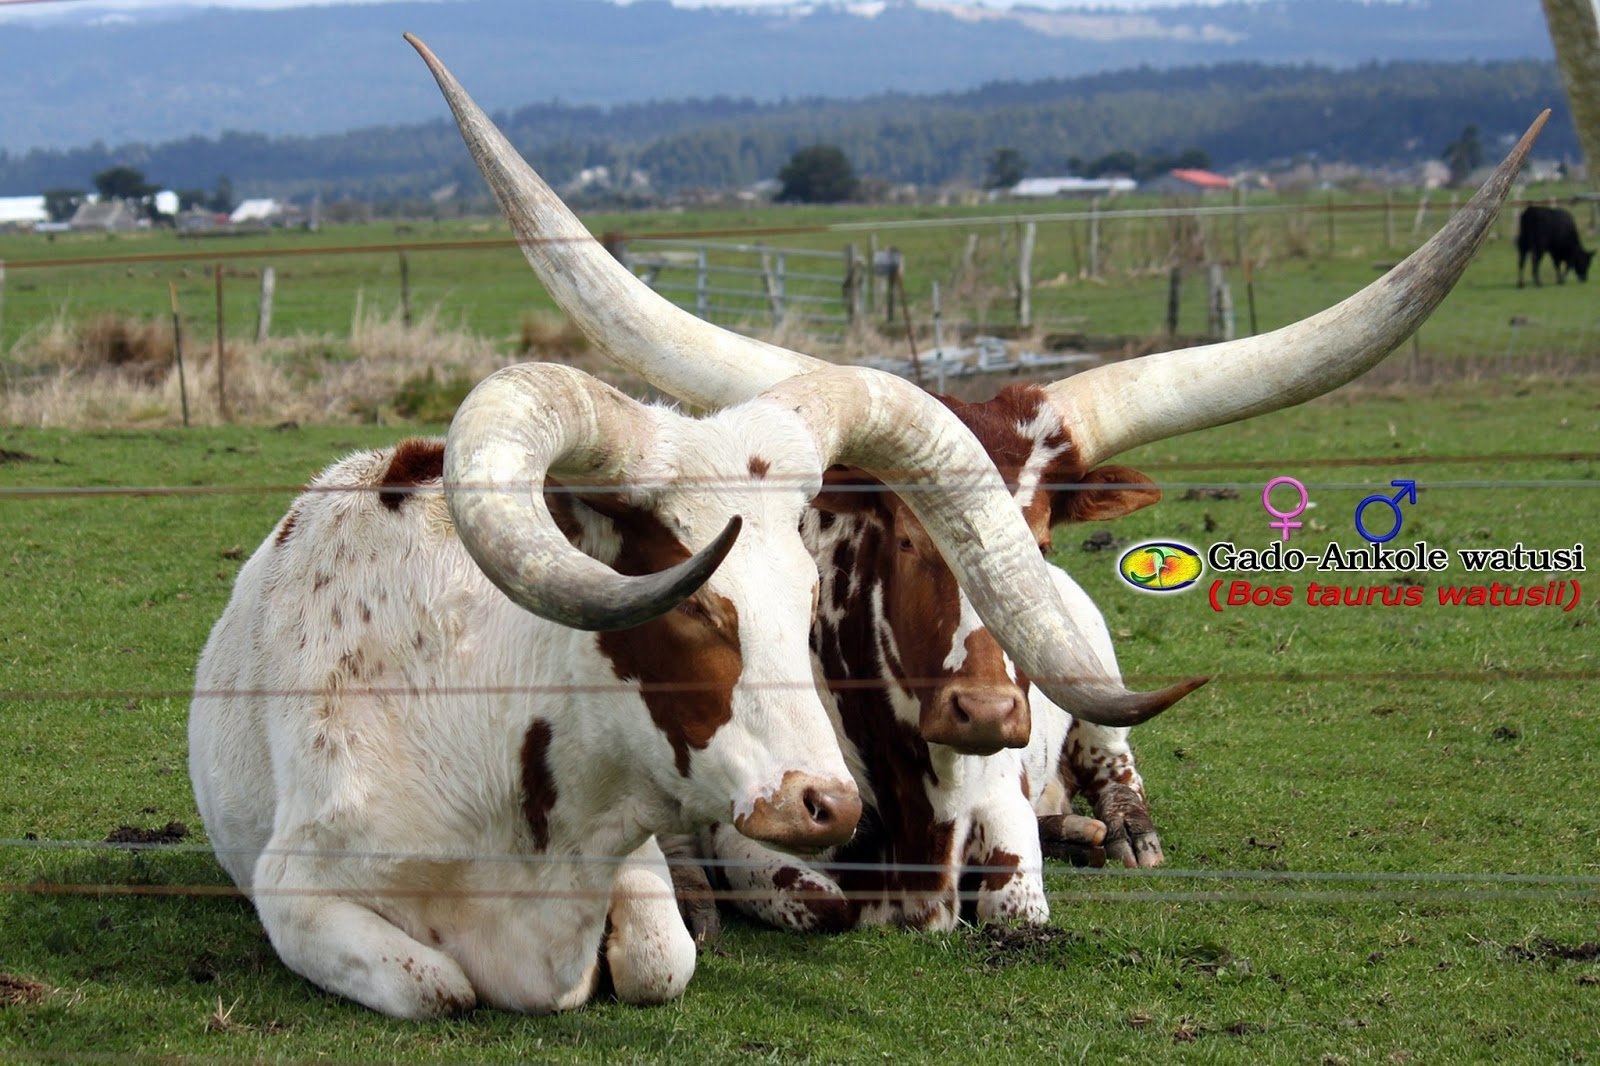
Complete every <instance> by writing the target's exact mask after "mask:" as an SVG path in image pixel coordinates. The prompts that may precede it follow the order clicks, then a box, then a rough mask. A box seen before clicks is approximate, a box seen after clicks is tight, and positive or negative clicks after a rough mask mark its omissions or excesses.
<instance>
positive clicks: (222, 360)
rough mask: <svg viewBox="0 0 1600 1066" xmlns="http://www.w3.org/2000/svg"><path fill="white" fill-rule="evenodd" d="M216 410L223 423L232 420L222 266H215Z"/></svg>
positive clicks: (219, 264)
mask: <svg viewBox="0 0 1600 1066" xmlns="http://www.w3.org/2000/svg"><path fill="white" fill-rule="evenodd" d="M216 278H217V410H218V411H219V412H220V413H221V415H222V420H223V421H224V422H230V421H232V420H233V416H232V414H231V413H230V412H229V411H228V385H227V373H226V368H227V364H228V349H227V347H226V346H225V345H224V343H223V339H224V337H225V336H226V332H227V331H226V329H225V327H224V323H223V318H222V264H221V263H218V264H217V269H216Z"/></svg>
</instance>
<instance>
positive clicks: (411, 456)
mask: <svg viewBox="0 0 1600 1066" xmlns="http://www.w3.org/2000/svg"><path fill="white" fill-rule="evenodd" d="M443 476H444V441H442V440H423V439H421V438H417V437H413V438H410V439H408V440H403V441H401V442H400V443H399V444H398V445H397V446H396V447H395V450H394V457H393V458H392V459H390V460H389V468H388V469H387V470H385V471H384V472H383V479H382V480H381V481H380V482H379V484H380V485H381V486H382V487H383V491H381V492H379V493H378V502H379V503H381V504H383V505H384V506H385V507H387V508H389V510H391V511H398V510H400V505H401V504H403V503H405V502H406V500H407V499H409V498H410V497H411V490H412V489H415V488H416V487H417V486H419V485H423V484H426V483H428V482H430V481H437V480H439V479H440V478H442V477H443Z"/></svg>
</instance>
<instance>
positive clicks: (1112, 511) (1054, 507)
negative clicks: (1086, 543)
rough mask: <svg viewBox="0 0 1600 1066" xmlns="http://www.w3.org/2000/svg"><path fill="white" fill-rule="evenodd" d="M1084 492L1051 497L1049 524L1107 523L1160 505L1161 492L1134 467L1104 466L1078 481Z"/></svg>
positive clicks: (1071, 492) (1072, 491)
mask: <svg viewBox="0 0 1600 1066" xmlns="http://www.w3.org/2000/svg"><path fill="white" fill-rule="evenodd" d="M1077 482H1078V484H1079V485H1080V486H1082V487H1081V488H1077V489H1063V490H1060V491H1057V492H1054V493H1051V501H1050V524H1051V525H1052V526H1057V525H1061V524H1062V523H1063V522H1107V521H1110V520H1111V519H1113V518H1121V517H1123V516H1124V515H1129V514H1132V513H1133V512H1134V511H1137V510H1140V509H1141V508H1145V507H1149V506H1150V505H1151V504H1153V503H1160V502H1161V490H1160V489H1159V488H1157V487H1156V483H1155V482H1154V481H1151V480H1150V479H1149V478H1148V477H1146V476H1145V475H1143V474H1141V473H1139V471H1137V470H1135V469H1133V467H1131V466H1102V467H1097V468H1095V469H1094V470H1091V471H1089V472H1088V473H1086V474H1083V475H1081V476H1079V477H1078V478H1077Z"/></svg>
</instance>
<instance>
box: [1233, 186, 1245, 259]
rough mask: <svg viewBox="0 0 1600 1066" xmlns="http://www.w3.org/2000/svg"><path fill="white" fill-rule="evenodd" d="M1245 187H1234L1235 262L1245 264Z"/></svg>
mask: <svg viewBox="0 0 1600 1066" xmlns="http://www.w3.org/2000/svg"><path fill="white" fill-rule="evenodd" d="M1244 222H1245V218H1244V186H1243V185H1235V186H1234V187H1233V261H1234V262H1235V263H1242V262H1244Z"/></svg>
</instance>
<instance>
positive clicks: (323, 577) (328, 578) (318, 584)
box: [311, 570, 333, 592]
mask: <svg viewBox="0 0 1600 1066" xmlns="http://www.w3.org/2000/svg"><path fill="white" fill-rule="evenodd" d="M331 584H333V575H332V574H330V573H328V572H327V571H325V570H318V571H317V572H316V574H314V575H313V576H312V578H311V591H312V592H321V591H322V590H323V589H325V588H327V587H328V586H329V585H331Z"/></svg>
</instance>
